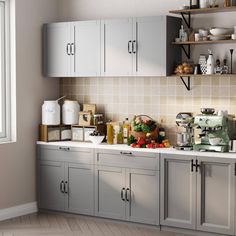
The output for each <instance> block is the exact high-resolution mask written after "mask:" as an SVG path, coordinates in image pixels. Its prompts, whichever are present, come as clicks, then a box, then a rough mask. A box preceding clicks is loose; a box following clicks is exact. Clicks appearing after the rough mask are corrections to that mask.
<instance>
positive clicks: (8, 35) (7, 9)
mask: <svg viewBox="0 0 236 236" xmlns="http://www.w3.org/2000/svg"><path fill="white" fill-rule="evenodd" d="M13 1H14V0H0V4H4V35H3V40H4V41H3V42H4V54H5V55H4V54H3V53H2V55H0V56H2V57H3V59H4V70H3V73H4V75H2V76H1V79H2V78H3V85H4V87H3V90H4V91H1V94H0V96H2V95H3V96H2V106H3V124H2V125H3V132H1V131H0V143H5V142H12V141H15V139H16V134H15V132H16V130H15V127H16V126H15V117H13V114H15V40H14V39H15V28H14V26H15V13H14V12H15V9H14V7H15V5H14V6H13V4H12V3H13ZM0 11H1V9H0ZM13 131H14V132H13Z"/></svg>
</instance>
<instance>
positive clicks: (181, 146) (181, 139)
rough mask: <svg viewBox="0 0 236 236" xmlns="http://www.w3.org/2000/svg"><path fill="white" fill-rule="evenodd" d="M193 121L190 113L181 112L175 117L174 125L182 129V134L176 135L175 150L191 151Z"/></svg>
mask: <svg viewBox="0 0 236 236" xmlns="http://www.w3.org/2000/svg"><path fill="white" fill-rule="evenodd" d="M193 121H194V118H193V116H192V113H189V112H181V113H179V114H178V115H177V116H176V124H177V125H178V126H180V127H183V128H184V132H181V133H177V146H176V149H178V150H192V149H193Z"/></svg>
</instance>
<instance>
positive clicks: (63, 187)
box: [60, 181, 65, 193]
mask: <svg viewBox="0 0 236 236" xmlns="http://www.w3.org/2000/svg"><path fill="white" fill-rule="evenodd" d="M64 189H65V184H64V181H61V183H60V191H61V193H65V191H64Z"/></svg>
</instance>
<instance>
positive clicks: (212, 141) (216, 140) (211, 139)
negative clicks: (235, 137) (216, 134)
mask: <svg viewBox="0 0 236 236" xmlns="http://www.w3.org/2000/svg"><path fill="white" fill-rule="evenodd" d="M221 140H222V139H221V138H209V143H210V144H211V145H212V146H216V145H218V144H219V143H220V142H221Z"/></svg>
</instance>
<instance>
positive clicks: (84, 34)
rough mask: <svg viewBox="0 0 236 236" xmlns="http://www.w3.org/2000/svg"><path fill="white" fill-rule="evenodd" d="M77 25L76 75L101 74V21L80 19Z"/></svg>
mask: <svg viewBox="0 0 236 236" xmlns="http://www.w3.org/2000/svg"><path fill="white" fill-rule="evenodd" d="M74 25H75V52H74V53H75V76H78V77H81V76H84V77H87V76H100V69H101V66H100V55H101V51H100V40H101V37H100V35H101V30H100V27H101V23H100V21H78V22H75V23H74Z"/></svg>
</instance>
